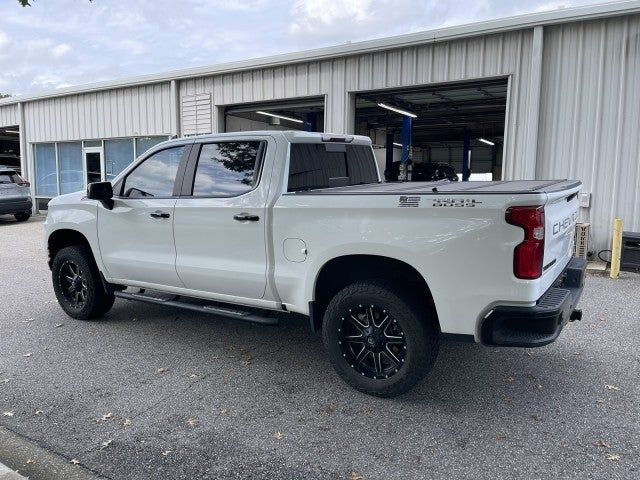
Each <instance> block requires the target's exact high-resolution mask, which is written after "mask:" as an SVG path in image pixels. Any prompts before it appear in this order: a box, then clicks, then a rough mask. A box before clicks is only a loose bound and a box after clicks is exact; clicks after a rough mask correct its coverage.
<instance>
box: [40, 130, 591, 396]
mask: <svg viewBox="0 0 640 480" xmlns="http://www.w3.org/2000/svg"><path fill="white" fill-rule="evenodd" d="M580 186H581V184H580V182H578V181H570V180H534V181H495V182H451V181H448V180H441V181H435V182H411V183H402V182H396V183H382V182H381V181H380V173H379V171H378V167H377V163H376V160H375V157H374V153H373V150H372V146H371V141H370V140H369V138H366V137H361V136H346V135H332V134H317V133H307V132H274V131H264V132H244V133H228V134H218V135H210V136H199V137H189V138H183V139H176V140H170V141H167V142H164V143H162V144H159V145H157V146H155V147H154V148H153V149H151V150H150V151H148V152H146V153H145V154H144V155H143V156H142V157H140V158H138V159H137V160H136V161H135V162H134V163H133V164H132V165H131V166H129V167H128V168H126V169H125V170H124V171H123V172H122V173H121V174H120V175H118V176H117V177H116V178H115V179H114V180H113V182H112V183H110V182H99V183H92V184H89V185H88V187H87V191H86V192H76V193H71V194H67V195H62V196H59V197H56V198H54V199H53V200H52V201H51V202H50V203H49V210H48V214H47V220H46V222H45V231H46V243H47V248H48V254H49V266H50V268H51V270H52V279H53V287H54V290H55V294H56V296H57V298H58V302H59V304H60V306H61V307H62V309H63V310H64V311H65V312H66V313H67V314H68V315H70V316H71V317H73V318H76V319H82V320H86V319H92V318H97V317H101V316H102V315H104V314H105V313H106V312H107V311H108V310H109V309H110V308H111V306H112V305H113V303H114V300H115V299H116V298H123V299H127V300H136V301H142V302H149V303H154V304H162V305H166V306H171V307H178V308H183V309H187V310H191V311H195V312H208V313H212V314H216V315H218V316H223V317H230V318H235V319H238V320H245V321H250V322H257V323H262V324H273V323H277V322H282V321H286V318H287V317H288V318H292V317H291V316H292V315H296V314H297V315H303V316H306V317H308V319H309V322H310V325H311V328H312V330H314V331H322V337H323V341H324V344H325V347H326V352H327V354H328V358H329V360H330V362H331V363H332V364H333V366H334V368H335V370H336V371H337V373H338V374H339V375H340V376H341V377H342V378H343V379H344V380H345V381H346V382H347V383H349V384H350V385H352V386H353V387H355V388H356V389H359V390H361V391H363V392H366V393H368V394H372V395H377V396H386V397H390V396H394V395H399V394H401V393H403V392H406V391H407V390H409V389H410V388H411V387H412V386H414V385H415V384H416V383H417V382H419V381H420V380H421V379H422V378H423V376H424V375H425V374H426V373H427V372H429V370H430V369H431V368H432V366H433V364H434V362H435V359H436V355H437V353H438V346H439V342H440V340H441V338H443V337H451V338H458V339H462V340H471V341H475V342H479V343H482V344H485V345H492V346H511V347H537V346H541V345H546V344H548V343H550V342H552V341H554V340H555V339H556V338H557V337H558V335H559V334H560V331H561V330H562V329H563V327H564V326H565V324H566V323H567V322H569V321H572V320H575V319H579V318H580V316H581V312H580V311H579V310H577V309H576V304H577V302H578V299H579V297H580V294H581V292H582V288H583V282H584V272H585V267H586V265H585V262H584V261H582V260H579V259H575V258H572V243H573V232H574V225H575V222H576V220H577V217H578V199H577V194H578V191H579V190H580Z"/></svg>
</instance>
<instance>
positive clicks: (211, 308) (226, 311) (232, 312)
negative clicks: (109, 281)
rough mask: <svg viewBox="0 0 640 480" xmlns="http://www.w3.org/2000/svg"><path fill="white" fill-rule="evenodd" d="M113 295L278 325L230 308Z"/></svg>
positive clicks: (136, 295) (139, 295)
mask: <svg viewBox="0 0 640 480" xmlns="http://www.w3.org/2000/svg"><path fill="white" fill-rule="evenodd" d="M113 294H114V295H115V296H116V297H119V298H124V299H125V300H136V301H138V302H146V303H153V304H155V305H168V306H170V307H176V308H182V309H184V310H191V311H194V312H199V313H212V314H214V315H219V316H221V317H227V318H235V319H236V320H244V321H245V322H252V323H260V324H262V325H278V319H277V318H271V317H265V316H262V315H258V314H255V313H251V312H247V311H244V310H232V309H230V308H225V307H219V306H215V305H197V304H194V303H187V302H180V301H176V300H164V299H162V298H156V297H151V296H149V295H142V294H140V293H128V292H120V291H117V290H116V291H115V292H113Z"/></svg>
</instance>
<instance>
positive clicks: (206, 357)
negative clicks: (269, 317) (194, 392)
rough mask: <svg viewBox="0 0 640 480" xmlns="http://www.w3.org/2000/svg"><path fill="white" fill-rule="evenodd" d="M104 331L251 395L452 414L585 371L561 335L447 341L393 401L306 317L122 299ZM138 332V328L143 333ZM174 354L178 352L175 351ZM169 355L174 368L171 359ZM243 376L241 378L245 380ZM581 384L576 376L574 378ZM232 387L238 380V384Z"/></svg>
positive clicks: (555, 395)
mask: <svg viewBox="0 0 640 480" xmlns="http://www.w3.org/2000/svg"><path fill="white" fill-rule="evenodd" d="M95 325H99V326H100V327H99V328H100V330H101V331H102V332H105V331H109V330H117V331H121V330H123V329H124V330H125V331H131V330H133V331H131V333H132V337H131V338H135V339H136V341H137V342H138V345H141V343H140V342H141V341H142V343H143V344H144V347H142V345H141V348H142V349H143V350H154V351H156V352H158V351H165V350H170V351H172V352H180V353H179V355H180V357H181V360H182V361H184V362H187V363H191V364H192V365H193V366H194V367H195V366H198V368H201V369H203V370H206V369H208V368H209V369H217V368H219V367H220V365H221V364H223V365H224V366H225V369H228V370H227V371H228V373H229V375H230V376H231V377H234V378H241V379H244V380H246V382H247V383H246V385H245V388H247V389H249V390H252V391H253V395H261V394H264V395H266V396H268V397H272V396H278V395H283V394H284V395H291V396H293V395H301V394H303V395H308V396H311V397H313V398H331V397H335V398H348V399H351V400H353V399H360V400H365V401H367V400H370V401H374V402H375V403H377V402H383V403H388V404H389V405H393V404H394V403H395V404H404V405H405V406H415V407H425V406H429V405H431V406H439V407H445V408H446V409H447V410H449V411H452V412H454V411H455V412H460V413H463V412H465V411H466V410H468V409H473V410H477V409H478V408H479V402H486V403H485V405H484V406H485V407H487V408H488V407H491V408H494V409H495V408H498V409H507V410H508V409H513V408H515V407H516V406H517V405H518V404H519V403H521V402H522V401H524V402H525V403H526V404H535V402H536V401H537V402H541V403H542V404H546V405H551V404H554V405H555V404H557V402H559V401H560V398H561V397H563V396H564V395H566V394H567V393H568V392H569V390H571V389H573V388H574V386H571V385H570V384H569V383H568V381H567V377H568V375H569V373H570V372H571V375H573V376H574V377H575V376H576V375H578V377H579V376H580V375H579V373H578V372H579V370H581V369H582V368H583V367H582V365H583V364H582V363H581V362H576V361H574V358H575V355H574V352H571V351H567V349H568V348H569V346H567V345H565V344H563V341H562V337H561V338H560V339H559V340H558V342H557V343H556V344H553V345H550V346H547V347H542V348H539V349H518V348H493V347H486V346H482V345H477V344H472V343H457V342H451V341H443V342H441V346H440V354H439V357H438V360H437V362H436V365H435V367H434V369H433V370H432V372H431V373H430V374H429V375H428V376H427V378H426V379H425V381H424V382H422V383H421V384H420V385H418V386H417V387H416V388H414V389H413V390H412V391H410V392H409V393H407V394H405V395H403V396H400V397H397V398H395V399H375V398H372V397H368V396H366V395H364V394H361V393H359V392H357V391H355V390H353V389H351V388H350V387H349V386H347V385H346V384H344V383H343V382H342V380H341V379H340V378H339V377H338V375H337V374H336V373H335V372H334V370H333V368H332V366H331V364H330V363H329V360H328V358H327V356H326V355H325V353H324V348H323V345H322V339H321V337H320V335H319V334H313V333H311V332H310V330H309V324H308V320H307V319H306V318H304V317H297V316H293V315H292V316H291V318H290V319H287V320H286V321H285V322H282V323H281V324H280V325H279V326H276V327H269V326H261V325H254V324H249V323H243V322H239V321H234V320H227V319H223V318H219V317H215V316H213V315H211V316H209V315H200V314H191V313H185V312H183V311H181V310H177V309H171V308H163V307H157V306H153V305H143V304H136V303H133V302H123V301H118V302H116V305H115V306H114V308H113V310H112V312H111V313H110V314H108V316H107V317H106V318H105V319H104V321H102V322H98V324H95ZM138 330H139V331H138ZM172 355H175V353H172ZM167 360H169V363H168V365H169V368H171V361H170V358H168V359H167ZM239 381H242V380H239ZM208 382H209V383H210V386H214V385H215V388H217V389H224V388H225V384H226V383H225V380H224V379H221V378H220V377H216V376H213V377H208ZM574 385H575V378H574ZM233 386H234V388H238V384H237V383H236V382H233Z"/></svg>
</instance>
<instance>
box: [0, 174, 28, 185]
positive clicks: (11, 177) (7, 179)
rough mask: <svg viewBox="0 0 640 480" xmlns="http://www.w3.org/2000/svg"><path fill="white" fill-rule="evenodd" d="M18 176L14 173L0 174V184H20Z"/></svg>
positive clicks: (20, 179) (20, 180)
mask: <svg viewBox="0 0 640 480" xmlns="http://www.w3.org/2000/svg"><path fill="white" fill-rule="evenodd" d="M22 181H23V180H22V178H20V175H18V174H17V173H14V172H1V173H0V183H22Z"/></svg>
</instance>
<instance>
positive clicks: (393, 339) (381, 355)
mask: <svg viewBox="0 0 640 480" xmlns="http://www.w3.org/2000/svg"><path fill="white" fill-rule="evenodd" d="M322 336H323V340H324V344H325V348H326V349H327V352H328V354H329V358H330V360H331V363H332V364H333V366H334V368H335V369H336V371H337V372H338V374H339V375H340V376H341V377H342V378H343V379H344V380H345V381H346V382H347V383H348V384H350V385H351V386H353V387H354V388H356V389H358V390H360V391H362V392H365V393H368V394H370V395H376V396H380V397H394V396H396V395H400V394H402V393H405V392H406V391H408V390H409V389H411V388H412V387H413V386H415V385H416V384H417V383H418V382H419V381H420V380H421V379H422V378H423V377H424V376H425V375H426V374H427V373H428V372H429V371H430V370H431V368H432V367H433V364H434V363H435V360H436V357H437V354H438V346H439V332H438V328H437V326H436V324H435V319H433V318H429V317H428V316H427V315H426V314H425V309H424V308H421V307H420V303H419V302H417V301H415V300H414V299H413V298H412V297H411V296H410V295H407V294H405V293H404V292H401V291H399V289H398V288H397V287H395V286H394V285H393V284H391V283H386V282H379V281H361V282H356V283H354V284H352V285H349V286H348V287H346V288H344V289H343V290H341V291H340V292H338V293H337V294H336V295H335V297H333V299H332V300H331V302H329V306H328V307H327V310H326V312H325V315H324V320H323V327H322Z"/></svg>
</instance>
